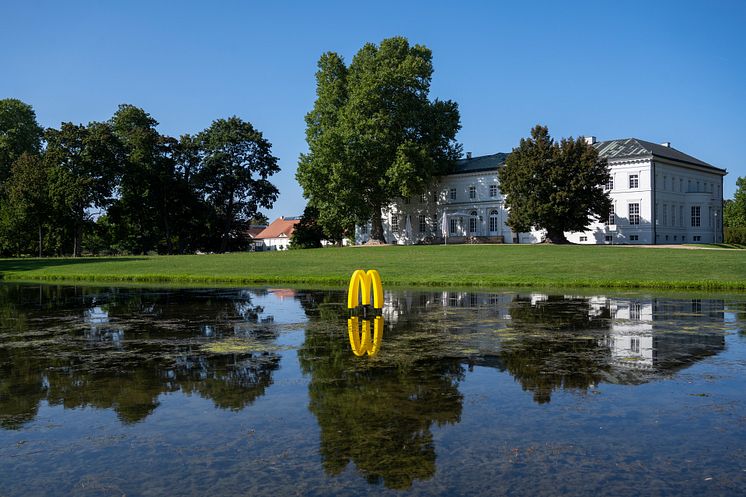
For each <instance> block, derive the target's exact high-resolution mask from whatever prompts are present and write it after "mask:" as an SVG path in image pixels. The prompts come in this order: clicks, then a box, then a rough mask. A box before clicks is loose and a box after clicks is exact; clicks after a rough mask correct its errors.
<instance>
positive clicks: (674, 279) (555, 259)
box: [0, 245, 746, 290]
mask: <svg viewBox="0 0 746 497" xmlns="http://www.w3.org/2000/svg"><path fill="white" fill-rule="evenodd" d="M357 268H365V269H370V268H375V269H378V270H379V271H380V273H381V275H382V277H383V281H384V285H416V286H476V287H497V286H552V287H614V288H692V289H710V290H725V289H736V290H743V289H746V252H744V251H740V250H682V249H653V248H636V247H603V246H602V247H598V246H545V245H531V246H529V245H520V246H511V245H502V246H501V245H458V246H455V245H453V246H423V247H403V246H401V247H398V246H394V247H356V248H328V249H317V250H298V251H288V252H271V253H270V252H264V253H237V254H223V255H185V256H154V257H150V256H132V257H114V258H79V259H72V258H64V259H2V260H0V278H3V279H5V280H14V281H20V280H79V281H110V282H117V281H121V282H175V283H178V282H184V283H258V284H278V283H294V284H303V283H307V284H326V285H329V284H332V285H344V284H345V283H346V282H347V281H348V279H349V277H350V274H351V273H352V271H353V270H354V269H357Z"/></svg>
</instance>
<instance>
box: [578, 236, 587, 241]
mask: <svg viewBox="0 0 746 497" xmlns="http://www.w3.org/2000/svg"><path fill="white" fill-rule="evenodd" d="M580 241H581V242H587V241H588V237H587V236H581V237H580Z"/></svg>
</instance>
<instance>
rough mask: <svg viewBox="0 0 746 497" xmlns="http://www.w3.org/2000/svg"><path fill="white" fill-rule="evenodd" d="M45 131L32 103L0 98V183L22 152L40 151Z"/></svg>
mask: <svg viewBox="0 0 746 497" xmlns="http://www.w3.org/2000/svg"><path fill="white" fill-rule="evenodd" d="M43 131H44V130H43V129H42V128H41V126H39V124H38V123H37V122H36V113H35V112H34V109H33V108H32V107H31V106H30V105H28V104H27V103H24V102H21V101H20V100H18V99H15V98H5V99H2V100H0V183H2V182H3V181H5V180H6V179H7V178H8V176H9V175H10V168H11V167H12V166H13V163H14V162H15V161H16V160H17V159H18V158H19V157H21V155H22V154H24V153H28V154H38V153H39V151H40V149H41V138H42V133H43Z"/></svg>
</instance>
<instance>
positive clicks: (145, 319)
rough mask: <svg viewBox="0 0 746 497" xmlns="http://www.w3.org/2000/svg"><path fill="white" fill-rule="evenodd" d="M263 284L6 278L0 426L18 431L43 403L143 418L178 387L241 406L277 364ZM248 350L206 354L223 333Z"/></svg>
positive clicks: (0, 326) (1, 300) (1, 293)
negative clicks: (66, 282)
mask: <svg viewBox="0 0 746 497" xmlns="http://www.w3.org/2000/svg"><path fill="white" fill-rule="evenodd" d="M265 293H266V292H262V291H257V292H249V291H246V290H238V291H237V290H226V291H196V290H195V291H189V290H170V291H154V290H143V289H94V288H85V287H53V286H41V287H39V286H37V287H26V286H17V285H2V286H0V316H2V317H0V339H1V341H0V426H1V427H3V428H10V429H18V428H20V427H21V426H23V425H24V424H25V423H27V422H28V421H31V420H32V419H34V417H35V416H36V414H37V412H38V409H39V404H40V403H41V402H42V401H46V402H48V403H49V404H50V405H61V406H64V407H65V408H76V407H86V406H87V407H96V408H105V409H112V410H114V411H115V412H116V413H117V416H118V417H119V419H120V420H121V421H122V422H123V423H128V424H129V423H136V422H139V421H142V420H143V419H145V418H146V417H147V416H148V415H149V414H151V413H152V412H153V411H154V410H155V409H156V408H157V407H158V405H159V403H160V401H159V397H160V396H161V395H162V394H164V393H168V392H174V391H181V392H183V393H186V394H197V395H200V396H202V397H204V398H209V399H211V400H212V401H213V402H214V403H215V405H216V406H217V407H219V408H224V409H233V410H239V409H242V408H244V407H246V406H247V405H250V404H251V403H252V402H253V401H254V400H255V399H256V398H258V397H260V396H261V395H263V394H264V393H265V391H266V389H267V387H268V386H269V385H271V384H272V372H273V371H275V370H276V369H277V368H278V367H279V363H280V357H281V356H280V353H279V352H278V351H277V350H276V347H274V346H273V342H274V339H275V338H276V336H277V330H276V328H274V327H271V326H267V325H266V323H267V322H268V321H271V317H272V316H270V315H266V313H264V312H263V308H262V307H261V306H259V305H257V304H255V303H254V302H253V300H255V299H256V298H257V297H261V296H262V295H263V294H265ZM236 338H238V339H241V340H245V341H246V343H249V344H251V347H247V348H246V350H240V351H228V353H206V352H205V351H204V350H203V346H204V345H206V344H214V343H217V344H220V341H221V340H225V339H236Z"/></svg>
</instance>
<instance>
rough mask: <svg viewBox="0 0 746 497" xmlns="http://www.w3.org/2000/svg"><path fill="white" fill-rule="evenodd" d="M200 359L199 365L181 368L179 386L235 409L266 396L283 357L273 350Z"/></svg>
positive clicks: (220, 406) (227, 407) (237, 409)
mask: <svg viewBox="0 0 746 497" xmlns="http://www.w3.org/2000/svg"><path fill="white" fill-rule="evenodd" d="M200 359H201V360H200V361H197V362H199V366H198V367H197V368H192V367H189V368H187V369H185V370H179V369H177V371H176V377H177V380H178V384H179V387H180V388H181V390H182V391H183V392H186V393H193V392H194V393H198V394H199V395H200V396H202V397H203V398H207V399H212V400H213V402H215V405H216V406H217V407H219V408H221V409H231V410H234V411H239V410H241V409H243V408H244V407H246V406H248V405H251V404H252V403H253V402H254V401H255V400H256V399H258V398H259V397H261V396H262V395H264V392H265V390H266V389H267V387H269V386H270V385H271V384H272V372H273V371H275V370H276V369H277V368H278V367H279V364H280V356H279V355H278V354H276V353H269V352H264V353H257V354H243V355H242V354H224V355H220V356H214V357H210V358H209V359H208V358H200ZM189 362H192V361H189ZM182 371H184V372H182ZM184 373H186V374H184ZM182 376H184V378H183V379H181V378H182Z"/></svg>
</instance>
